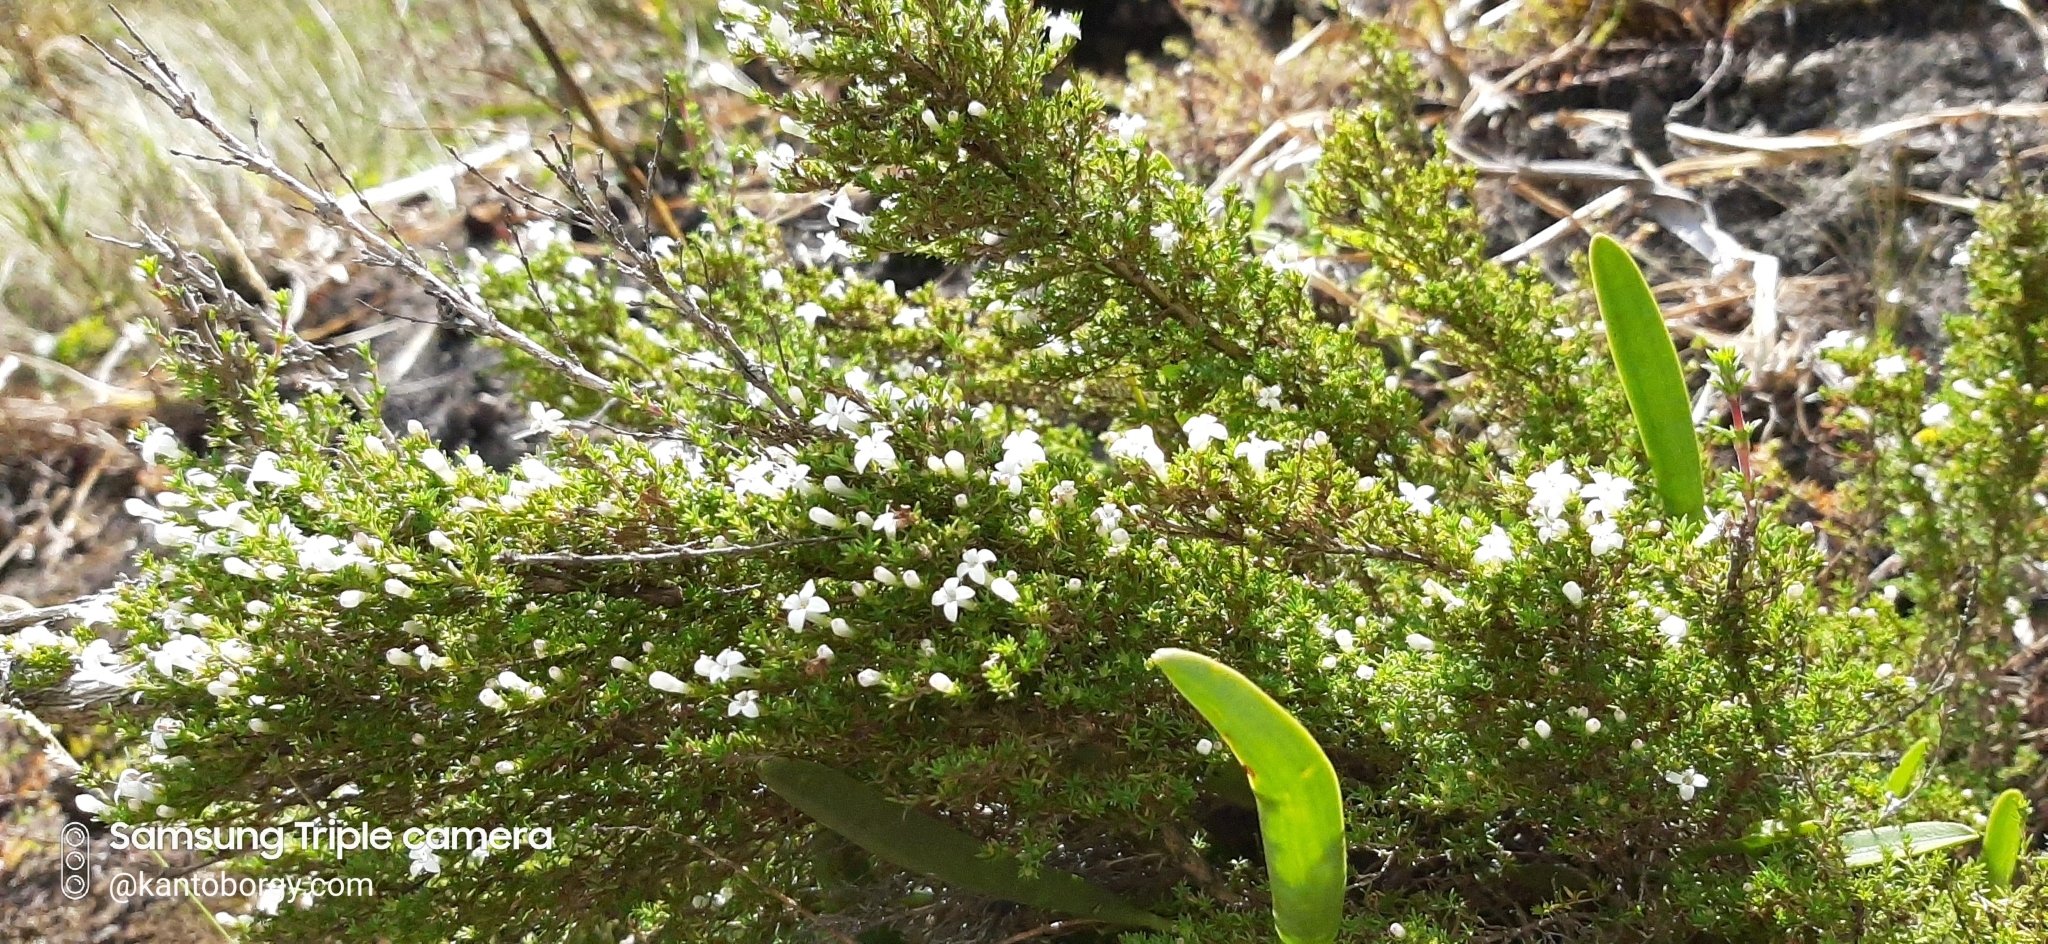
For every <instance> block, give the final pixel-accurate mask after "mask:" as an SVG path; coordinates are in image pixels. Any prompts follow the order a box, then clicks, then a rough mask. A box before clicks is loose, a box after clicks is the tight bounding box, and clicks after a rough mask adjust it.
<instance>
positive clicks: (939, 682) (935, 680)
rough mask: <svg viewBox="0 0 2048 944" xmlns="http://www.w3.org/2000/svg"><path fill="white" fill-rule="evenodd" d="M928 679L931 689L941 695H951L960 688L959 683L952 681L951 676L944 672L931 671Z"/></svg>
mask: <svg viewBox="0 0 2048 944" xmlns="http://www.w3.org/2000/svg"><path fill="white" fill-rule="evenodd" d="M929 681H930V682H931V686H932V691H935V692H938V693H939V694H941V695H951V694H953V693H954V692H955V691H958V690H959V688H960V683H958V682H955V681H953V677H952V676H950V675H947V674H946V673H944V672H933V673H932V677H931V679H930V680H929Z"/></svg>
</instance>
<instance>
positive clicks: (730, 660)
mask: <svg viewBox="0 0 2048 944" xmlns="http://www.w3.org/2000/svg"><path fill="white" fill-rule="evenodd" d="M695 668H696V672H697V674H698V675H701V676H704V677H705V678H706V679H709V680H710V681H711V683H712V684H714V685H716V684H718V683H719V682H723V681H726V680H727V679H736V678H753V677H754V676H756V675H758V674H760V673H758V672H756V671H755V670H753V669H750V668H747V655H746V653H744V652H741V651H739V650H737V649H727V650H725V651H724V652H721V653H719V654H718V655H716V656H707V655H699V656H698V657H697V665H696V667H695Z"/></svg>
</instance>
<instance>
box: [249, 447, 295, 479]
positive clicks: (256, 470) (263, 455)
mask: <svg viewBox="0 0 2048 944" xmlns="http://www.w3.org/2000/svg"><path fill="white" fill-rule="evenodd" d="M298 484H299V473H297V472H293V471H291V470H289V469H280V468H278V466H277V453H274V452H270V451H268V450H266V451H264V452H259V453H257V454H256V461H255V462H252V463H250V464H249V487H250V488H257V487H259V486H263V485H282V486H284V487H285V488H292V487H295V486H297V485H298Z"/></svg>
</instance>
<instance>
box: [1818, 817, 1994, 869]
mask: <svg viewBox="0 0 2048 944" xmlns="http://www.w3.org/2000/svg"><path fill="white" fill-rule="evenodd" d="M1976 839H1977V831H1976V830H1974V829H1971V828H1970V827H1968V826H1965V825H1963V824H1961V823H1943V822H1924V823H1907V824H1906V825H1904V826H1879V827H1876V828H1875V829H1856V830H1851V831H1849V832H1846V833H1843V834H1842V864H1843V865H1846V866H1848V867H1850V868H1852V869H1855V868H1863V867H1865V866H1872V865H1879V864H1882V863H1884V862H1887V861H1889V860H1891V859H1893V858H1897V857H1899V856H1918V855H1926V854H1928V853H1930V852H1939V851H1941V850H1943V849H1947V848H1949V847H1951V846H1960V845H1962V844H1963V843H1966V842H1974V841H1976Z"/></svg>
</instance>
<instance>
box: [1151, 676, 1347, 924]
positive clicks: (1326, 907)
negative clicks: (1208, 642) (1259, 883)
mask: <svg viewBox="0 0 2048 944" xmlns="http://www.w3.org/2000/svg"><path fill="white" fill-rule="evenodd" d="M1152 664H1153V665H1156V666H1158V667H1159V670H1160V671H1162V672H1164V673H1166V678H1167V680H1168V681H1171V682H1172V683H1173V687H1174V688H1176V689H1179V690H1180V693H1181V696H1182V697H1184V698H1186V699H1187V700H1188V701H1189V702H1190V703H1191V704H1193V705H1194V706H1195V710H1196V711H1199V712H1201V713H1202V717H1204V718H1206V719H1208V721H1209V723H1210V724H1212V725H1214V726H1215V727H1216V731H1217V733H1219V734H1221V735H1222V736H1223V743H1224V744H1225V745H1227V746H1229V748H1230V751H1231V753H1232V754H1234V755H1236V757H1237V760H1238V762H1239V763H1240V764H1243V765H1244V769H1245V775H1246V777H1248V778H1249V779H1250V780H1251V785H1252V794H1253V796H1254V797H1255V798H1256V799H1257V800H1258V807H1259V831H1260V833H1261V834H1262V835H1263V836H1264V837H1265V843H1266V871H1267V874H1268V875H1269V876H1270V877H1271V879H1272V883H1273V924H1274V926H1275V927H1276V928H1277V929H1278V931H1279V933H1280V940H1281V941H1283V942H1286V944H1328V942H1331V941H1334V940H1336V938H1337V929H1338V925H1339V923H1340V922H1341V920H1342V918H1343V913H1344V884H1345V861H1344V801H1343V797H1342V795H1341V794H1340V793H1339V792H1338V789H1337V771H1336V768H1334V767H1331V766H1330V758H1329V757H1327V756H1325V755H1324V754H1323V749H1322V748H1321V747H1320V746H1318V745H1317V744H1316V740H1315V738H1314V737H1312V736H1310V735H1309V733H1308V729H1307V728H1304V727H1302V725H1301V722H1300V721H1298V720H1295V717H1294V716H1293V715H1291V714H1289V713H1288V712H1287V709H1285V708H1282V707H1280V703H1279V702H1276V701H1274V700H1273V699H1272V696H1269V695H1267V694H1266V693H1265V692H1264V691H1261V690H1260V689H1259V687H1258V686H1257V685H1254V684H1252V682H1251V680H1250V679H1247V678H1245V677H1244V676H1243V675H1240V674H1238V672H1237V670H1235V669H1232V668H1231V667H1229V666H1227V665H1224V664H1223V663H1221V662H1218V661H1216V660H1214V659H1211V658H1209V657H1208V656H1204V655H1199V654H1197V653H1193V652H1188V651H1186V650H1182V649H1161V650H1159V651H1157V652H1154V653H1153V654H1152Z"/></svg>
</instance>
